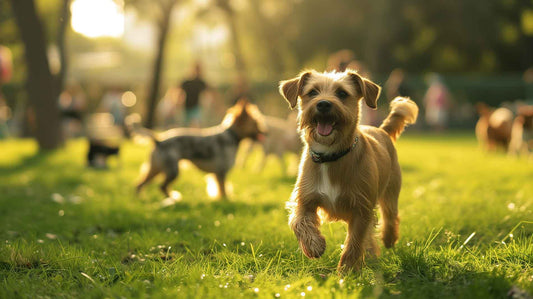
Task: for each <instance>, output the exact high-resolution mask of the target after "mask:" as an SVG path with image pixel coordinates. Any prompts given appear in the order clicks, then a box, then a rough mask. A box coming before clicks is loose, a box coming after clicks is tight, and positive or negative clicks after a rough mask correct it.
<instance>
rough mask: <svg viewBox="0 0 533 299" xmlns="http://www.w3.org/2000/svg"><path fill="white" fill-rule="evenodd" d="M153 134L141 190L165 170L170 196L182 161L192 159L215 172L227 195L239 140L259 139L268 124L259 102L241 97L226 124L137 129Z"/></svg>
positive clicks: (164, 185)
mask: <svg viewBox="0 0 533 299" xmlns="http://www.w3.org/2000/svg"><path fill="white" fill-rule="evenodd" d="M134 131H137V132H139V131H140V132H139V133H141V134H145V135H149V136H150V137H152V139H153V140H154V143H155V148H154V150H153V151H152V153H151V155H150V161H149V162H148V163H146V164H145V165H143V169H144V171H142V173H141V177H142V179H141V181H140V182H139V184H138V185H137V192H139V191H141V189H142V188H143V187H144V186H145V185H146V184H147V183H148V182H150V181H151V180H152V179H153V178H154V177H155V176H157V175H158V174H160V173H163V174H165V179H164V181H163V183H162V184H161V187H160V188H161V191H162V192H163V193H164V194H165V195H166V196H167V197H168V196H170V193H169V186H170V184H171V183H172V182H173V181H174V180H175V179H176V178H177V177H178V174H179V169H178V162H179V161H180V160H182V159H187V160H189V161H191V162H192V163H193V164H194V165H196V166H197V167H198V168H200V169H201V170H203V171H205V172H208V173H214V174H215V176H216V179H217V183H218V188H219V194H220V195H221V196H222V198H226V189H225V180H226V175H227V173H228V172H229V170H230V169H231V168H232V167H233V164H234V163H235V156H236V154H237V148H238V146H239V143H240V142H241V140H242V139H244V138H252V139H255V140H257V139H259V138H261V136H262V135H263V134H265V125H264V120H263V116H262V114H261V112H260V111H259V109H258V108H257V106H255V105H253V104H250V103H249V102H247V101H246V100H240V101H239V102H237V104H235V105H234V106H233V107H231V108H229V109H228V112H227V113H226V116H225V117H224V120H223V122H222V124H220V125H218V126H216V127H212V128H206V129H184V128H180V129H172V130H169V131H167V132H164V133H163V134H160V136H161V139H160V136H156V135H155V134H154V133H153V132H151V131H149V130H146V129H143V130H139V129H137V130H135V129H134Z"/></svg>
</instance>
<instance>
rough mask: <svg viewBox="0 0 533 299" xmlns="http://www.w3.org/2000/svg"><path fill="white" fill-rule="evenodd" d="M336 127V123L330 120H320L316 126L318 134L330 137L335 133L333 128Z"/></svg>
mask: <svg viewBox="0 0 533 299" xmlns="http://www.w3.org/2000/svg"><path fill="white" fill-rule="evenodd" d="M334 126H335V122H334V121H330V120H319V121H317V124H316V130H317V132H318V134H320V135H322V136H329V135H330V134H331V132H333V127H334Z"/></svg>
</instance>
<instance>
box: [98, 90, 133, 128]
mask: <svg viewBox="0 0 533 299" xmlns="http://www.w3.org/2000/svg"><path fill="white" fill-rule="evenodd" d="M122 94H123V92H122V89H121V88H119V87H117V86H115V87H112V88H111V89H109V90H108V91H107V92H106V93H105V94H104V96H103V97H102V103H101V104H100V107H101V109H100V110H102V111H103V112H109V113H111V115H112V116H113V123H114V124H115V125H118V126H122V125H123V124H124V117H125V116H126V112H127V111H126V110H127V109H126V107H125V106H124V105H123V104H122Z"/></svg>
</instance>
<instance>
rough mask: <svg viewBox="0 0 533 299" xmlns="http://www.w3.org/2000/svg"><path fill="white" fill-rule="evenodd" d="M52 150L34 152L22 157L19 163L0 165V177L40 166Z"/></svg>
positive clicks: (50, 154) (51, 153)
mask: <svg viewBox="0 0 533 299" xmlns="http://www.w3.org/2000/svg"><path fill="white" fill-rule="evenodd" d="M53 153H54V152H51V151H47V152H41V153H35V154H32V155H28V156H26V157H24V158H23V159H22V160H21V161H20V163H17V164H14V165H10V166H9V167H0V177H1V176H4V175H5V176H9V175H14V174H17V173H20V172H23V171H26V170H28V169H32V168H36V167H39V166H42V165H43V164H44V163H46V161H47V160H48V158H49V157H50V156H52V155H53Z"/></svg>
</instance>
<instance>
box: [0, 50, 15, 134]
mask: <svg viewBox="0 0 533 299" xmlns="http://www.w3.org/2000/svg"><path fill="white" fill-rule="evenodd" d="M12 74H13V59H12V54H11V50H9V48H7V47H4V46H2V45H0V139H2V138H5V137H8V136H9V130H8V127H7V121H8V120H9V119H10V118H11V109H10V108H9V107H8V106H7V103H6V100H5V98H4V94H3V93H2V85H3V84H5V83H7V82H9V81H10V80H11V77H12Z"/></svg>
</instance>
